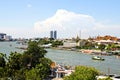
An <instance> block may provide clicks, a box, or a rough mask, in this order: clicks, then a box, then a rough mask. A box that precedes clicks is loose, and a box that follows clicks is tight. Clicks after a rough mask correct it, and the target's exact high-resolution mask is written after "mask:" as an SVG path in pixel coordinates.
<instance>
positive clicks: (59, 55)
mask: <svg viewBox="0 0 120 80" xmlns="http://www.w3.org/2000/svg"><path fill="white" fill-rule="evenodd" d="M21 46H23V45H20V44H16V42H0V52H1V53H5V54H7V55H9V54H10V52H15V51H17V52H20V53H22V52H23V51H22V50H21V49H17V48H16V47H21ZM47 51H48V53H47V54H46V57H48V58H50V59H51V60H53V61H55V62H56V63H57V64H62V65H70V66H76V65H85V66H91V67H95V68H96V69H98V70H100V71H101V72H103V73H106V74H107V73H108V69H109V70H110V73H111V74H118V75H120V58H118V57H116V56H102V57H103V58H105V61H94V60H92V59H91V57H92V55H89V54H83V53H81V52H76V51H65V50H53V49H47Z"/></svg>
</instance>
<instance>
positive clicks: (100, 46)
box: [98, 44, 106, 51]
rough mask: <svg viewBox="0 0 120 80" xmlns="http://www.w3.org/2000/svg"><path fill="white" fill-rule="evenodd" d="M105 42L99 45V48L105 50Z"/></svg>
mask: <svg viewBox="0 0 120 80" xmlns="http://www.w3.org/2000/svg"><path fill="white" fill-rule="evenodd" d="M105 47H106V46H105V44H100V45H99V46H98V49H100V50H101V51H103V50H105Z"/></svg>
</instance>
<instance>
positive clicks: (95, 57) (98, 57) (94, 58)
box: [92, 56, 105, 61]
mask: <svg viewBox="0 0 120 80" xmlns="http://www.w3.org/2000/svg"><path fill="white" fill-rule="evenodd" d="M92 59H93V60H101V61H104V60H105V59H104V58H102V57H101V56H93V57H92Z"/></svg>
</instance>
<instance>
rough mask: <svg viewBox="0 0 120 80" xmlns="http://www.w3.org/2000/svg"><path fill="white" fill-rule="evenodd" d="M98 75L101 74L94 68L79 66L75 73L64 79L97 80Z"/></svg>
mask: <svg viewBox="0 0 120 80" xmlns="http://www.w3.org/2000/svg"><path fill="white" fill-rule="evenodd" d="M98 74H99V72H98V71H97V70H96V69H95V68H93V67H87V66H77V67H76V68H75V72H73V73H72V74H71V75H70V76H66V77H64V80H96V76H97V75H98Z"/></svg>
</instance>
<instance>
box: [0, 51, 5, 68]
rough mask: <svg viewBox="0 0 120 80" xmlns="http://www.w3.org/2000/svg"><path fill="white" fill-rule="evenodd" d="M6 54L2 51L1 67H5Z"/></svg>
mask: <svg viewBox="0 0 120 80" xmlns="http://www.w3.org/2000/svg"><path fill="white" fill-rule="evenodd" d="M4 57H5V55H4V54H3V53H0V67H5V64H6V61H5V58H4Z"/></svg>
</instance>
